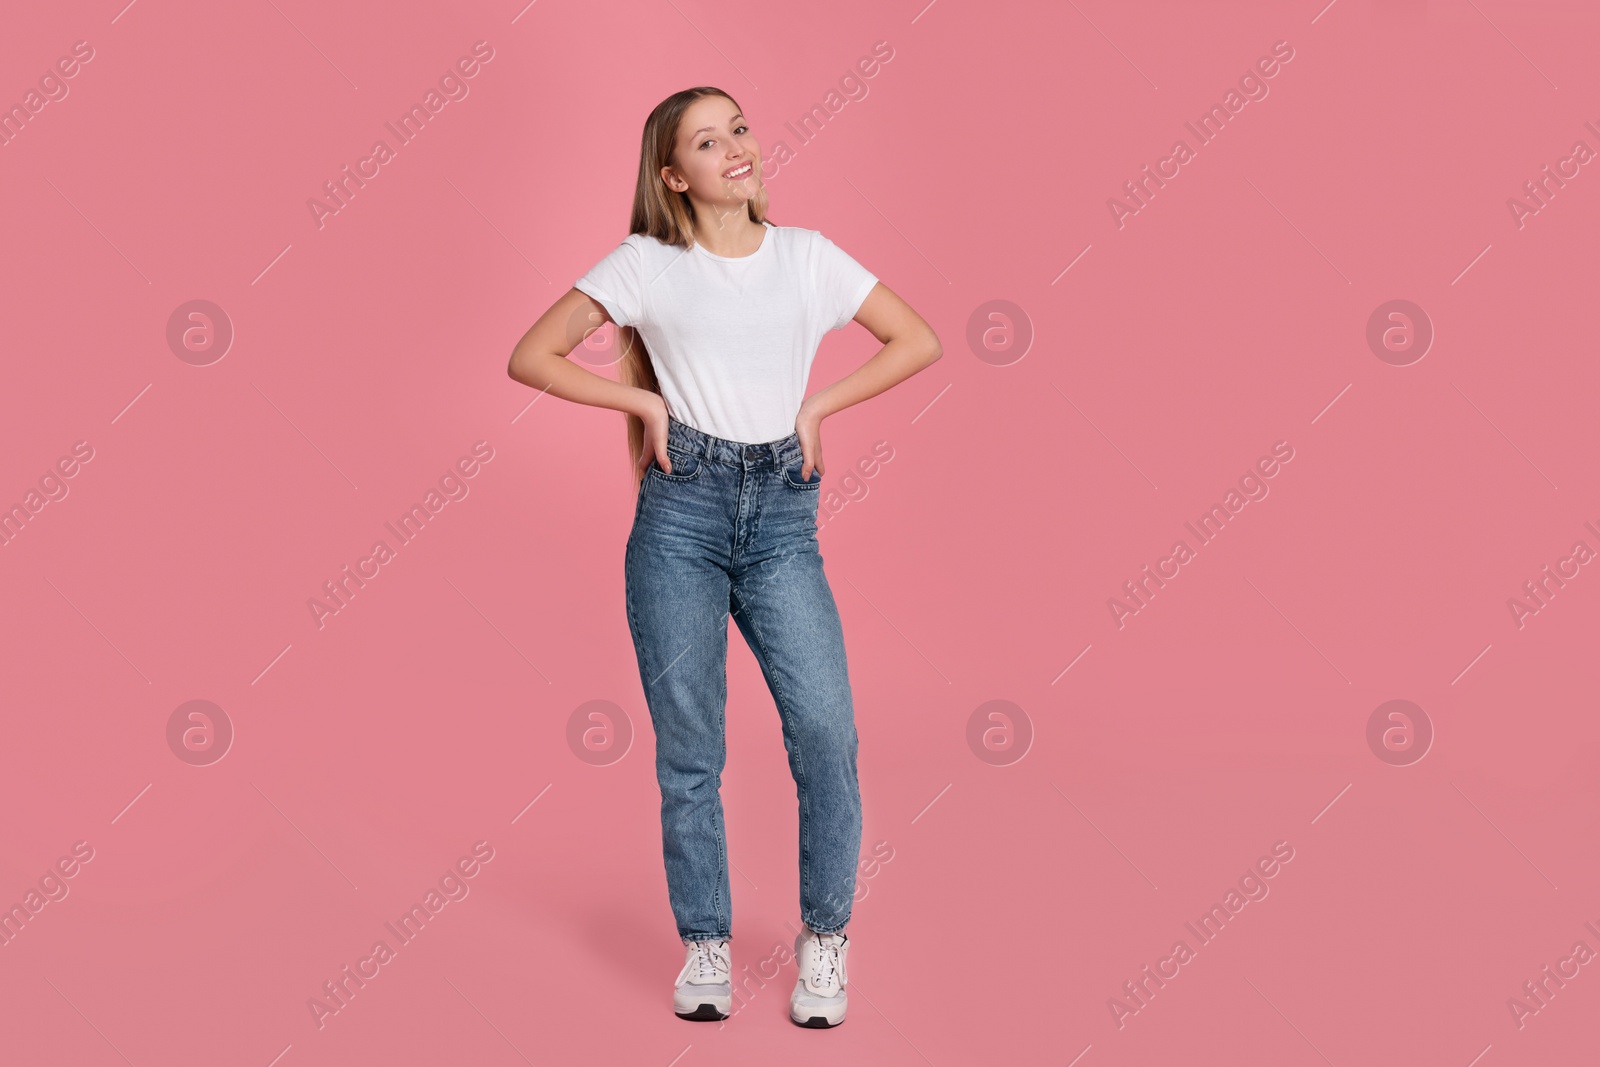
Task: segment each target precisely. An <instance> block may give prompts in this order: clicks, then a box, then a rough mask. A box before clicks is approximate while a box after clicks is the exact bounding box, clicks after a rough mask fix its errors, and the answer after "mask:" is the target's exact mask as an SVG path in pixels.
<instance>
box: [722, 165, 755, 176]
mask: <svg viewBox="0 0 1600 1067" xmlns="http://www.w3.org/2000/svg"><path fill="white" fill-rule="evenodd" d="M748 173H750V164H748V163H746V164H745V165H744V166H742V167H739V168H738V169H736V170H730V171H729V172H728V173H726V174H724V175H723V177H724V178H742V177H744V176H745V175H746V174H748Z"/></svg>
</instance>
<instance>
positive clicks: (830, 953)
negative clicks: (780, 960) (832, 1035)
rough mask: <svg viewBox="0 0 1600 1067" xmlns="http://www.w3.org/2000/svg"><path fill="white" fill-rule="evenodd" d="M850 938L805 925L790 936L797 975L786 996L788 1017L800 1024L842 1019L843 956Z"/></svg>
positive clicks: (835, 1022)
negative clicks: (790, 992)
mask: <svg viewBox="0 0 1600 1067" xmlns="http://www.w3.org/2000/svg"><path fill="white" fill-rule="evenodd" d="M849 951H850V939H849V938H848V937H846V936H845V935H844V934H842V933H838V934H819V933H817V932H816V931H815V930H813V929H811V928H810V927H809V926H807V927H804V928H802V929H801V931H800V933H799V934H797V935H796V936H795V939H794V955H795V960H796V961H797V962H798V963H799V965H800V977H799V978H797V979H796V980H795V983H794V992H793V993H792V994H791V995H790V996H789V1018H790V1020H792V1021H793V1022H796V1023H799V1024H800V1025H801V1026H813V1027H826V1026H838V1025H839V1024H840V1023H842V1022H844V1009H845V988H844V985H845V956H846V955H847V954H848V953H849Z"/></svg>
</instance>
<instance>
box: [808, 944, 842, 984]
mask: <svg viewBox="0 0 1600 1067" xmlns="http://www.w3.org/2000/svg"><path fill="white" fill-rule="evenodd" d="M812 940H813V943H814V945H815V948H816V952H815V954H814V955H813V956H812V957H811V984H812V985H816V986H827V985H829V984H831V983H832V982H833V976H834V975H835V974H837V973H838V970H839V945H840V939H839V935H838V934H813V935H812Z"/></svg>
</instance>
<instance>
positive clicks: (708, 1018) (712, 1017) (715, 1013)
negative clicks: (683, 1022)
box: [673, 1004, 728, 1023]
mask: <svg viewBox="0 0 1600 1067" xmlns="http://www.w3.org/2000/svg"><path fill="white" fill-rule="evenodd" d="M673 1014H674V1015H676V1016H677V1017H678V1018H680V1019H688V1020H689V1021H690V1022H697V1023H714V1022H720V1021H721V1020H723V1019H726V1018H727V1017H728V1013H727V1012H725V1011H722V1010H721V1009H719V1008H718V1007H717V1006H716V1005H715V1004H701V1005H699V1006H698V1007H696V1008H695V1009H694V1011H688V1012H685V1011H678V1010H677V1009H676V1008H674V1009H673Z"/></svg>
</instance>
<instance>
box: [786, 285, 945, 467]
mask: <svg viewBox="0 0 1600 1067" xmlns="http://www.w3.org/2000/svg"><path fill="white" fill-rule="evenodd" d="M855 321H856V322H859V323H860V324H861V325H863V326H865V327H866V328H867V331H868V332H869V333H871V334H872V336H874V337H876V338H877V339H878V340H879V341H882V342H883V347H882V348H881V349H879V350H878V353H877V355H875V356H873V357H872V358H871V359H869V360H867V361H866V362H865V363H863V364H862V365H861V366H859V367H857V368H856V369H855V370H853V371H851V372H850V373H849V374H847V375H845V376H844V377H843V378H840V379H839V380H838V381H836V382H834V383H833V384H832V385H830V386H828V387H827V388H826V389H820V390H818V391H817V392H815V393H812V394H811V395H810V396H808V397H806V399H805V401H804V402H803V403H802V404H801V405H800V417H799V418H798V419H796V420H795V431H796V432H797V433H798V434H799V435H800V445H801V450H802V451H803V452H804V453H805V460H804V463H803V466H802V470H801V477H802V478H806V479H810V477H811V468H812V467H815V468H816V469H817V470H818V471H821V472H822V473H824V474H826V473H827V468H826V467H824V466H823V464H822V442H821V438H820V434H819V431H820V429H821V425H822V420H823V419H825V418H827V417H828V416H829V415H832V414H833V413H834V412H836V411H843V410H844V409H845V408H847V407H850V406H851V405H852V404H859V403H861V402H862V401H863V400H866V399H868V398H869V397H874V396H877V395H878V394H879V393H881V392H883V391H884V390H885V389H888V388H889V387H890V386H892V385H898V384H900V383H901V382H903V381H905V380H906V379H907V378H909V377H911V376H912V375H913V374H915V373H917V372H918V371H919V370H922V369H923V368H924V367H926V366H928V365H929V364H931V363H933V362H934V361H935V360H937V359H938V358H939V357H940V356H942V355H944V347H943V346H942V345H940V344H939V337H938V335H937V334H935V333H934V332H933V327H931V326H929V325H928V323H927V322H926V321H925V320H924V319H923V317H922V316H921V315H918V314H917V313H916V312H915V311H913V310H912V309H911V305H910V304H907V303H906V302H905V301H904V300H902V299H900V297H899V296H898V295H896V293H895V292H894V290H892V289H890V288H889V287H888V286H887V285H884V284H883V283H882V282H879V283H878V284H877V285H874V286H873V287H872V291H871V292H869V293H868V294H867V298H866V299H865V300H863V301H862V302H861V308H860V310H858V311H857V312H856V315H855Z"/></svg>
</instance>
